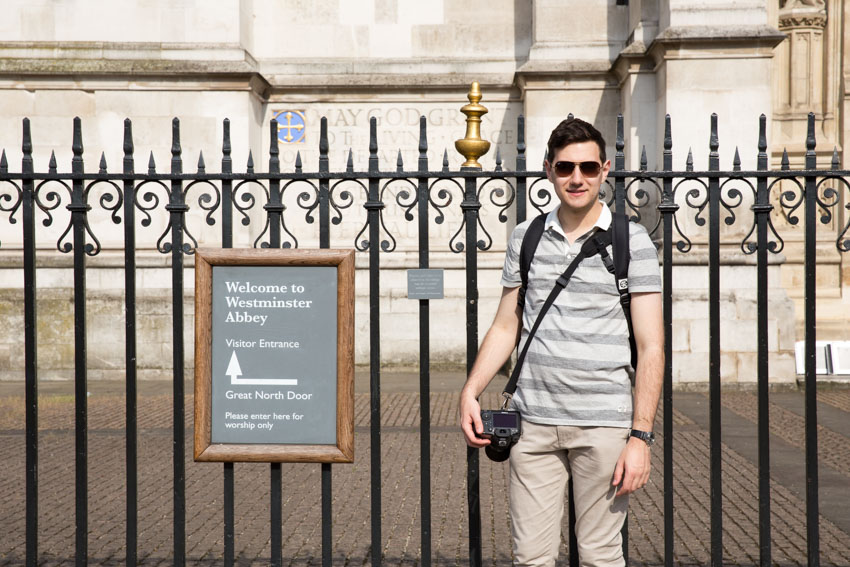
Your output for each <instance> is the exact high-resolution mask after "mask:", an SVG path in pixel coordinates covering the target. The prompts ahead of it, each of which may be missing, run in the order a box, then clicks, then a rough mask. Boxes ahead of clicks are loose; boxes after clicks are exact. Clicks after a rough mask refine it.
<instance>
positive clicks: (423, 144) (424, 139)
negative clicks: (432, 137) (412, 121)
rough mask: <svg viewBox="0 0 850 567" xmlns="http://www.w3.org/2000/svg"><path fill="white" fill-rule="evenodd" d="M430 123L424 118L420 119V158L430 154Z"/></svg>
mask: <svg viewBox="0 0 850 567" xmlns="http://www.w3.org/2000/svg"><path fill="white" fill-rule="evenodd" d="M427 128H428V121H427V120H426V119H425V117H424V116H420V117H419V158H420V159H421V158H423V157H425V156H426V155H427V154H428V130H427Z"/></svg>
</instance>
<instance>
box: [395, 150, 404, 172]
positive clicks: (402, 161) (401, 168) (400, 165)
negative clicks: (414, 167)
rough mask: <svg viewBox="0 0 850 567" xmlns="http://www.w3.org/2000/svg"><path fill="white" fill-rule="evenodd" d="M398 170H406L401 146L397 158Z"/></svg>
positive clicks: (396, 166)
mask: <svg viewBox="0 0 850 567" xmlns="http://www.w3.org/2000/svg"><path fill="white" fill-rule="evenodd" d="M395 168H396V171H404V160H403V159H402V158H401V148H399V150H398V158H396V160H395Z"/></svg>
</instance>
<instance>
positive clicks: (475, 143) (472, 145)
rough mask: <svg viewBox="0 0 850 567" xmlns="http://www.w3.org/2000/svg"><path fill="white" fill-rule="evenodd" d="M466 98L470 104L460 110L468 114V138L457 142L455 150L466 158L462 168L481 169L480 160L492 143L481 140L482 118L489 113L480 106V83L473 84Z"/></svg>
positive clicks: (465, 137)
mask: <svg viewBox="0 0 850 567" xmlns="http://www.w3.org/2000/svg"><path fill="white" fill-rule="evenodd" d="M466 97H467V98H468V99H469V104H467V105H465V106H464V107H463V108H461V109H460V111H461V112H462V113H464V114H466V136H464V138H463V139H462V140H457V141H456V142H455V148H456V149H457V151H458V152H460V154H461V155H462V156H463V157H465V158H466V161H465V162H463V164H461V167H477V168H478V169H481V164H480V163H478V158H480V157H481V156H483V155H484V154H486V153H487V150H489V149H490V142H488V141H487V140H482V139H481V117H482V116H484V115H485V114H487V112H488V111H487V109H486V108H485V107H484V106H482V105H480V104H478V102H479V101H480V100H481V86H480V85H479V84H478V81H475V82H473V83H472V86H471V87H469V94H468V95H466Z"/></svg>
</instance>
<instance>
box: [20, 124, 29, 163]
mask: <svg viewBox="0 0 850 567" xmlns="http://www.w3.org/2000/svg"><path fill="white" fill-rule="evenodd" d="M23 129H24V131H23V136H22V139H21V153H23V154H24V159H25V160H26V159H27V158H29V159H30V160H32V132H31V131H30V119H29V118H24V120H23Z"/></svg>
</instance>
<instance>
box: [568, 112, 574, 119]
mask: <svg viewBox="0 0 850 567" xmlns="http://www.w3.org/2000/svg"><path fill="white" fill-rule="evenodd" d="M573 118H575V116H573V113H572V112H570V113H569V114H567V120H572V119H573Z"/></svg>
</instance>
